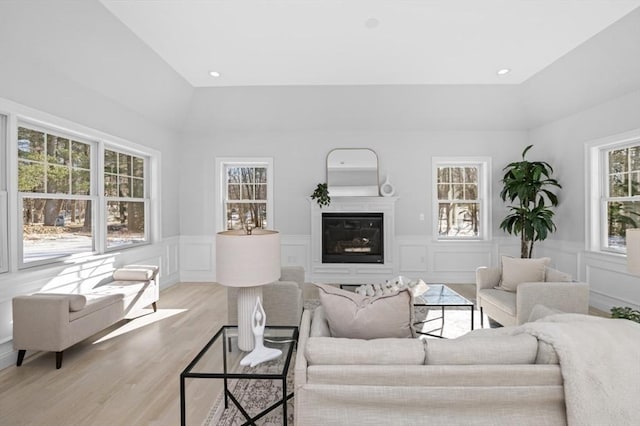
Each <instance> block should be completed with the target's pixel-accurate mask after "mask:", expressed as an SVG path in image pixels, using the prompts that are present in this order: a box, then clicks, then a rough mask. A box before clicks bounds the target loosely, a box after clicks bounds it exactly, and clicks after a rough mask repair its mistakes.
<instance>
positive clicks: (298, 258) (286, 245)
mask: <svg viewBox="0 0 640 426" xmlns="http://www.w3.org/2000/svg"><path fill="white" fill-rule="evenodd" d="M280 245H281V254H280V255H281V262H282V265H283V266H302V267H303V268H304V270H305V272H306V274H307V275H309V271H310V270H311V268H310V267H309V265H311V237H310V236H309V235H281V236H280Z"/></svg>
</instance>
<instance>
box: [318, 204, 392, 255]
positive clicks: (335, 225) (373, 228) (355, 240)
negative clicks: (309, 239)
mask: <svg viewBox="0 0 640 426" xmlns="http://www.w3.org/2000/svg"><path fill="white" fill-rule="evenodd" d="M383 219H384V217H383V213H322V263H384V228H383V223H384V220H383Z"/></svg>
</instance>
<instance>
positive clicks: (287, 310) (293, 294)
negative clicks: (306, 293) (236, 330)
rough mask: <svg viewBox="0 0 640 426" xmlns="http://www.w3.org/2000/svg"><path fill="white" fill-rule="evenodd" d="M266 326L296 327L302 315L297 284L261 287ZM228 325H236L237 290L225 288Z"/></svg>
mask: <svg viewBox="0 0 640 426" xmlns="http://www.w3.org/2000/svg"><path fill="white" fill-rule="evenodd" d="M262 305H263V307H264V312H265V314H266V316H267V325H296V326H297V325H298V324H300V317H301V315H302V305H303V301H302V290H301V289H300V286H299V285H298V283H297V282H293V281H276V282H273V283H270V284H267V285H264V286H262ZM227 309H228V311H227V312H228V318H229V324H237V323H238V288H237V287H227Z"/></svg>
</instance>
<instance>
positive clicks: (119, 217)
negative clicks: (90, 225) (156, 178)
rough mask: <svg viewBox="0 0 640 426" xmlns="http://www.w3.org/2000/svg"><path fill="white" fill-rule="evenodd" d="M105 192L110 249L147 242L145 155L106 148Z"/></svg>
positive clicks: (108, 244)
mask: <svg viewBox="0 0 640 426" xmlns="http://www.w3.org/2000/svg"><path fill="white" fill-rule="evenodd" d="M104 195H105V197H106V200H107V211H106V218H107V248H112V247H121V246H123V245H131V244H137V243H143V242H145V241H146V239H147V238H146V233H145V223H146V221H145V210H146V207H145V206H146V203H147V200H146V198H145V160H144V158H142V157H138V156H135V155H130V154H127V153H123V152H118V151H114V150H110V149H105V150H104Z"/></svg>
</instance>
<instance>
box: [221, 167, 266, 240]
mask: <svg viewBox="0 0 640 426" xmlns="http://www.w3.org/2000/svg"><path fill="white" fill-rule="evenodd" d="M218 170H219V172H220V183H221V185H220V194H221V197H220V201H221V206H220V208H221V213H222V224H221V228H222V229H224V230H230V229H246V228H247V227H251V228H271V227H273V225H272V224H273V218H272V211H273V207H272V199H273V196H272V194H273V191H272V186H273V178H272V160H271V159H246V160H242V159H218ZM219 211H220V210H219Z"/></svg>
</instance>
